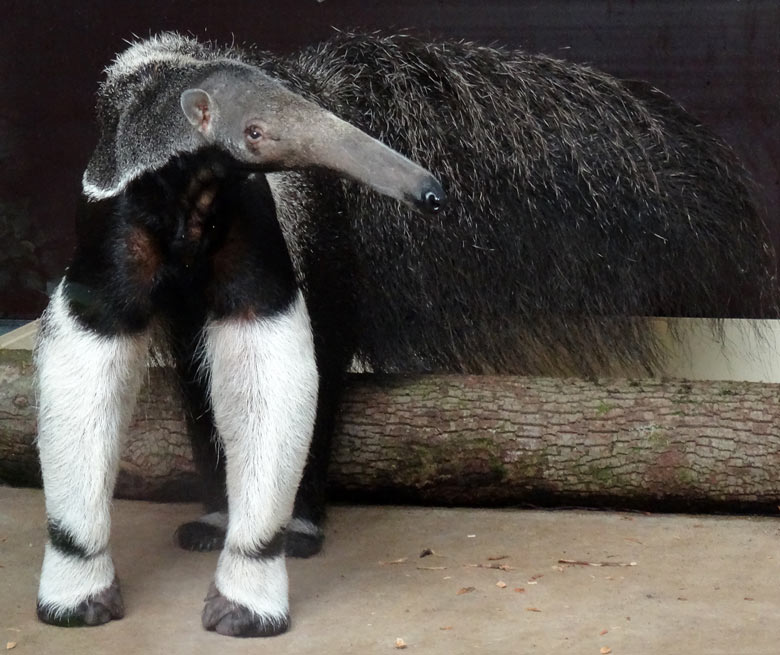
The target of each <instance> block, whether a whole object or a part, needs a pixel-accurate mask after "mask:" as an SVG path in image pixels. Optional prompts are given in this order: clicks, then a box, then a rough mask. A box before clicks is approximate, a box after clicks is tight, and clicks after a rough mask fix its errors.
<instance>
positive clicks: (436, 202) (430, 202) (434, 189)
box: [420, 180, 446, 214]
mask: <svg viewBox="0 0 780 655" xmlns="http://www.w3.org/2000/svg"><path fill="white" fill-rule="evenodd" d="M445 200H446V197H445V195H444V190H443V189H442V188H441V184H439V183H438V181H436V180H431V183H430V184H429V185H428V188H427V189H426V190H425V191H423V193H422V197H421V198H420V207H421V209H422V210H423V211H425V212H427V213H429V214H436V213H438V212H439V211H440V210H441V209H442V207H444V202H445Z"/></svg>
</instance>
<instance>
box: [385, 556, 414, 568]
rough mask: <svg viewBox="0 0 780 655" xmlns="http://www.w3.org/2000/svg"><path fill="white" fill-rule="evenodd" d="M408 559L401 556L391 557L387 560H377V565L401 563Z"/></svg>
mask: <svg viewBox="0 0 780 655" xmlns="http://www.w3.org/2000/svg"><path fill="white" fill-rule="evenodd" d="M408 559H409V558H408V557H401V558H399V559H392V560H390V561H388V562H379V566H386V565H388V564H403V563H404V562H405V561H406V560H408Z"/></svg>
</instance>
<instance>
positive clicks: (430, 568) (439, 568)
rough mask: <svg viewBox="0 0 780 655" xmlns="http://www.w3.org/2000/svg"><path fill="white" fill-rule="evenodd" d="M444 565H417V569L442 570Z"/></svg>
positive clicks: (444, 567)
mask: <svg viewBox="0 0 780 655" xmlns="http://www.w3.org/2000/svg"><path fill="white" fill-rule="evenodd" d="M446 568H447V567H446V566H418V567H417V570H418V571H444V570H445V569H446Z"/></svg>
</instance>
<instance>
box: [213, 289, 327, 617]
mask: <svg viewBox="0 0 780 655" xmlns="http://www.w3.org/2000/svg"><path fill="white" fill-rule="evenodd" d="M204 345H205V355H206V362H205V363H206V365H207V366H208V369H209V372H210V375H211V397H212V404H213V409H214V417H215V420H216V424H217V430H218V432H219V434H220V437H221V439H222V442H223V444H224V449H225V456H226V464H227V491H228V508H229V511H228V530H227V535H226V539H225V549H224V550H223V552H222V555H221V557H220V560H219V564H218V566H217V573H216V576H215V583H216V586H217V589H218V590H219V592H220V593H222V594H223V595H224V596H225V597H226V598H228V599H229V600H231V601H234V602H238V603H240V604H242V605H244V606H245V607H246V608H248V609H250V610H252V611H253V612H255V613H256V614H258V615H260V616H265V617H270V618H273V617H278V616H280V615H283V614H286V613H287V609H288V600H287V571H286V568H285V563H284V556H283V555H280V556H277V557H272V558H257V559H252V558H249V557H246V556H245V555H243V554H242V553H246V552H248V551H251V550H253V549H258V548H262V546H263V545H264V544H267V543H268V542H269V540H271V539H272V537H274V535H276V534H277V533H278V532H279V530H281V529H282V528H284V527H285V526H286V525H287V523H288V522H289V520H290V518H291V516H292V509H293V502H294V500H295V492H296V490H297V488H298V484H299V482H300V478H301V475H302V473H303V468H304V464H305V463H306V457H307V453H308V449H309V443H310V441H311V436H312V431H313V428H314V417H315V413H316V405H317V370H316V364H315V358H314V345H313V340H312V333H311V325H310V322H309V315H308V312H307V310H306V304H305V302H304V300H303V295H302V294H301V293H298V296H297V298H296V300H295V301H294V302H293V303H292V304H291V306H290V307H289V308H288V309H287V310H286V311H285V312H284V313H282V314H279V315H275V316H271V317H267V318H262V319H259V320H247V319H229V320H222V321H215V322H212V323H210V324H209V325H208V326H207V327H206V332H205V344H204Z"/></svg>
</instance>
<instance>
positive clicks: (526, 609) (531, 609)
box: [525, 607, 542, 612]
mask: <svg viewBox="0 0 780 655" xmlns="http://www.w3.org/2000/svg"><path fill="white" fill-rule="evenodd" d="M525 611H526V612H541V611H542V610H540V609H539V608H538V607H526V608H525Z"/></svg>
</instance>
